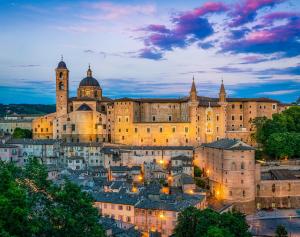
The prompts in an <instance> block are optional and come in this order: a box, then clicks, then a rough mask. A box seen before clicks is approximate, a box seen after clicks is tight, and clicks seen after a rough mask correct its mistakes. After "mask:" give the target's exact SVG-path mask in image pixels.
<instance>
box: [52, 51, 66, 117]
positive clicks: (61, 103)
mask: <svg viewBox="0 0 300 237" xmlns="http://www.w3.org/2000/svg"><path fill="white" fill-rule="evenodd" d="M55 72H56V116H57V117H58V118H59V117H61V116H63V115H65V114H67V113H68V98H69V70H68V68H67V65H66V63H65V62H64V61H63V57H61V61H60V62H59V63H58V65H57V68H56V69H55Z"/></svg>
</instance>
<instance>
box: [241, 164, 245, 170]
mask: <svg viewBox="0 0 300 237" xmlns="http://www.w3.org/2000/svg"><path fill="white" fill-rule="evenodd" d="M243 169H245V164H244V162H242V163H241V170H243Z"/></svg>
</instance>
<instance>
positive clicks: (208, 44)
mask: <svg viewBox="0 0 300 237" xmlns="http://www.w3.org/2000/svg"><path fill="white" fill-rule="evenodd" d="M214 43H215V41H207V42H199V43H198V46H199V47H200V48H202V49H210V48H212V47H214Z"/></svg>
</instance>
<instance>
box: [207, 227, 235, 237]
mask: <svg viewBox="0 0 300 237" xmlns="http://www.w3.org/2000/svg"><path fill="white" fill-rule="evenodd" d="M206 236H207V237H225V236H226V237H234V235H233V234H231V233H230V232H229V230H227V229H223V228H220V227H215V226H210V227H209V228H208V230H207V235H206Z"/></svg>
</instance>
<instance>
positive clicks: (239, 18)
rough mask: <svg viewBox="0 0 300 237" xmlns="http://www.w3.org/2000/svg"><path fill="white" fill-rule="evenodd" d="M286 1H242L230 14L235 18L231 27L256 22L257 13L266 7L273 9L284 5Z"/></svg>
mask: <svg viewBox="0 0 300 237" xmlns="http://www.w3.org/2000/svg"><path fill="white" fill-rule="evenodd" d="M284 1H286V0H241V1H240V2H239V3H237V4H236V5H235V6H234V9H233V10H232V11H231V12H230V16H231V17H232V18H233V19H232V21H231V22H230V24H229V26H231V27H237V26H241V25H243V24H245V23H248V22H252V21H254V19H255V17H256V16H257V12H258V11H259V10H260V9H262V8H265V7H273V6H275V5H276V4H278V3H282V2H284Z"/></svg>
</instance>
